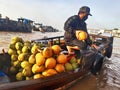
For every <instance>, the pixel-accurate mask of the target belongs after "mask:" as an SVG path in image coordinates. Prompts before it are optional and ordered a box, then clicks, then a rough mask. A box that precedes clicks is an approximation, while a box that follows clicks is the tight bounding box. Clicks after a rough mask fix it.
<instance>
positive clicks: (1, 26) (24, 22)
mask: <svg viewBox="0 0 120 90" xmlns="http://www.w3.org/2000/svg"><path fill="white" fill-rule="evenodd" d="M32 24H33V21H31V20H28V19H25V18H18V21H16V20H10V19H9V18H8V17H6V18H0V31H4V32H5V31H7V32H24V33H31V32H32Z"/></svg>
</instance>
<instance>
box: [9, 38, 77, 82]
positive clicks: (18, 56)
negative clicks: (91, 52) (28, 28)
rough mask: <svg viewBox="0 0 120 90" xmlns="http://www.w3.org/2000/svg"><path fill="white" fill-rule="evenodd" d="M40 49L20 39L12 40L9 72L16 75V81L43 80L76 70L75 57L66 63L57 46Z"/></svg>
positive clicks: (64, 56) (36, 45)
mask: <svg viewBox="0 0 120 90" xmlns="http://www.w3.org/2000/svg"><path fill="white" fill-rule="evenodd" d="M41 48H42V47H41V46H40V45H38V44H36V43H31V42H29V41H24V40H23V39H22V38H19V37H14V38H12V41H11V43H10V46H9V50H8V53H9V55H11V68H10V72H11V73H13V74H15V75H16V80H29V79H37V78H43V77H47V76H52V75H55V74H58V73H62V72H65V71H71V70H74V69H76V68H78V63H77V60H76V58H75V57H73V58H72V59H71V60H70V61H68V60H67V56H66V55H64V54H60V52H61V47H60V46H59V45H53V46H51V47H45V48H44V49H41Z"/></svg>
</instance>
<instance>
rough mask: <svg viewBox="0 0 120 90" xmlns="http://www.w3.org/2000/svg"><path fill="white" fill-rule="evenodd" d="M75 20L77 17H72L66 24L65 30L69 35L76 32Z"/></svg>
mask: <svg viewBox="0 0 120 90" xmlns="http://www.w3.org/2000/svg"><path fill="white" fill-rule="evenodd" d="M75 19H76V17H75V16H73V17H70V18H69V19H68V20H67V21H66V22H65V24H64V30H65V31H67V32H69V33H73V30H74V25H75V23H74V22H75Z"/></svg>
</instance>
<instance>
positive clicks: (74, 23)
mask: <svg viewBox="0 0 120 90" xmlns="http://www.w3.org/2000/svg"><path fill="white" fill-rule="evenodd" d="M89 15H90V16H92V15H91V14H90V8H89V7H87V6H83V7H81V8H80V10H79V12H78V15H74V16H72V17H70V18H68V20H67V21H66V22H65V24H64V30H65V33H64V39H65V43H66V46H67V49H68V52H69V54H74V52H73V50H72V49H71V48H72V47H73V49H80V50H81V51H84V50H86V49H87V46H88V45H91V40H90V37H89V35H88V32H87V28H86V23H85V20H87V18H88V16H89ZM78 30H82V31H85V32H86V33H87V39H86V40H85V41H84V42H83V41H82V40H78V39H77V37H76V32H77V31H78Z"/></svg>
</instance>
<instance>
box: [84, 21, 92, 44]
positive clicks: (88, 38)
mask: <svg viewBox="0 0 120 90" xmlns="http://www.w3.org/2000/svg"><path fill="white" fill-rule="evenodd" d="M85 31H86V32H87V34H88V37H87V40H86V43H87V44H88V45H91V44H92V41H91V40H90V36H89V33H88V31H87V27H86V23H85Z"/></svg>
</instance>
